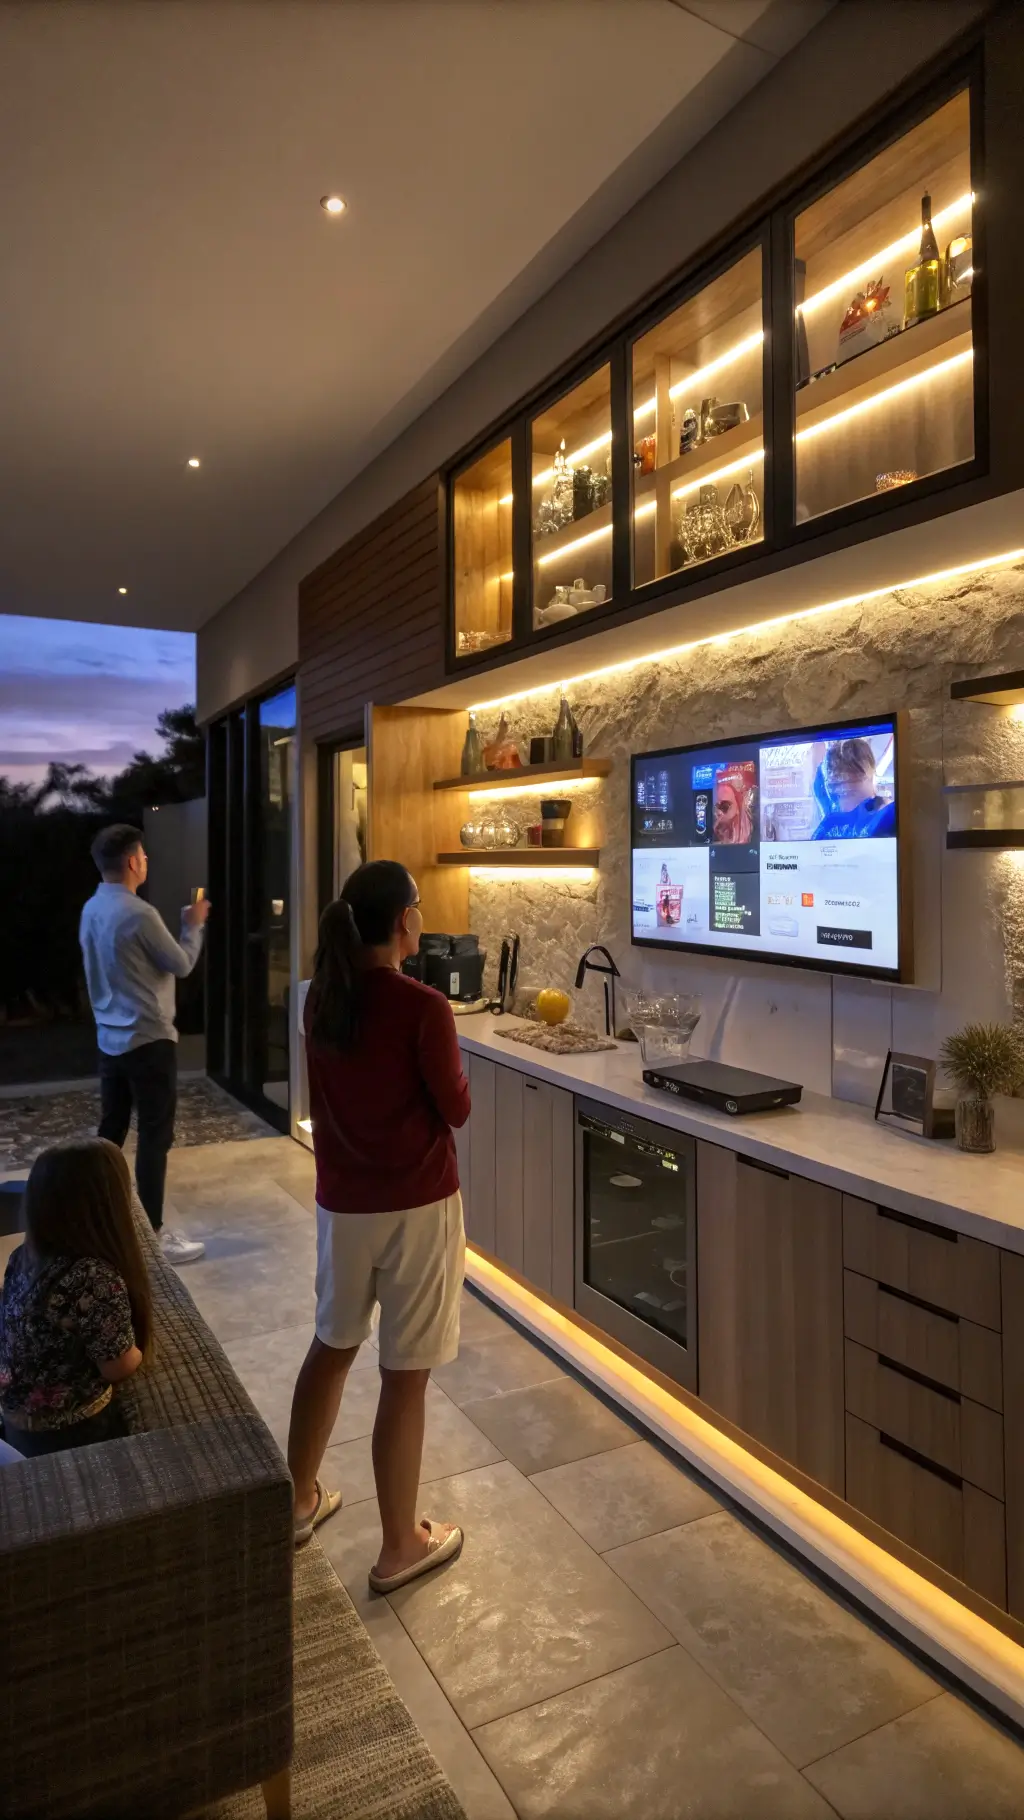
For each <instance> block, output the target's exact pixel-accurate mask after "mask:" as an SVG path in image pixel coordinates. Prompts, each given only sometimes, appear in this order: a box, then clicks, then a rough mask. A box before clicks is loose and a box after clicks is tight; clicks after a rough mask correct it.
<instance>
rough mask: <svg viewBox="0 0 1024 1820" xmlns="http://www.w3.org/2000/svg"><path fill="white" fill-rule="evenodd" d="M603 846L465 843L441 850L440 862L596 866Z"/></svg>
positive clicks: (467, 864) (448, 863)
mask: <svg viewBox="0 0 1024 1820" xmlns="http://www.w3.org/2000/svg"><path fill="white" fill-rule="evenodd" d="M600 857H601V849H600V847H463V848H462V849H461V850H460V851H459V852H458V853H439V854H438V856H437V863H438V865H439V866H529V868H530V869H531V871H532V870H533V868H534V867H535V866H541V867H548V866H596V865H598V864H599V863H600Z"/></svg>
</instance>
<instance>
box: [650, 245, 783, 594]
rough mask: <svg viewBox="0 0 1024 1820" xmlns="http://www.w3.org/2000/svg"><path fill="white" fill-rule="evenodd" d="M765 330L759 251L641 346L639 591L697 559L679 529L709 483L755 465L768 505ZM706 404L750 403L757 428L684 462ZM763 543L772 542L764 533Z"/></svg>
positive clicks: (700, 448) (736, 476) (739, 429)
mask: <svg viewBox="0 0 1024 1820" xmlns="http://www.w3.org/2000/svg"><path fill="white" fill-rule="evenodd" d="M762 328H763V315H762V303H761V248H760V247H759V246H758V247H755V248H753V249H752V250H751V251H750V252H749V253H747V254H746V255H745V256H744V257H743V258H742V259H740V260H739V261H738V262H737V264H736V265H734V266H732V267H731V268H730V270H729V271H727V272H723V273H722V274H721V276H720V277H718V278H716V279H714V280H713V281H712V283H711V284H709V285H707V286H705V288H704V289H703V290H702V291H699V292H698V293H697V295H696V296H694V297H690V298H687V300H686V302H685V303H682V304H680V305H679V306H678V308H677V309H675V310H673V311H672V312H671V313H670V314H669V315H668V316H666V317H664V318H663V319H662V321H661V322H659V323H656V324H655V326H654V327H653V328H652V329H649V330H648V332H647V333H646V334H645V335H641V336H640V338H639V340H637V341H635V342H634V343H633V448H634V452H635V454H636V455H637V456H638V457H639V458H640V460H641V468H640V469H639V470H636V471H635V485H634V534H633V536H634V556H633V582H634V586H636V587H639V586H641V585H642V584H643V583H644V582H648V581H653V580H654V579H655V578H656V577H657V576H661V575H668V574H670V573H671V572H672V571H673V570H674V569H677V568H681V567H683V566H684V565H685V564H686V563H687V562H688V561H689V560H690V559H689V558H688V557H687V555H686V552H685V551H684V550H683V549H682V547H681V544H680V541H679V538H678V536H677V535H676V528H677V526H678V524H679V523H680V522H681V521H682V519H683V515H684V514H685V512H686V509H687V506H688V505H689V504H690V503H691V502H693V501H696V496H697V491H698V488H699V485H700V482H701V480H702V479H704V480H707V479H708V478H709V477H711V476H713V475H714V474H715V473H716V472H718V470H720V469H721V468H723V467H731V466H734V465H735V464H736V463H737V462H738V461H739V459H740V458H741V457H743V456H749V458H750V462H751V477H750V484H751V485H752V486H753V487H754V488H755V490H756V492H757V494H758V498H759V500H760V496H761V471H760V466H759V458H760V456H761V454H762V452H763V449H762V445H763V426H762V411H761V407H762V366H763V348H762ZM706 397H716V398H720V399H722V400H735V401H738V402H742V403H743V404H745V405H746V408H747V412H748V419H747V421H746V422H744V423H743V424H740V425H737V426H736V427H735V428H733V429H731V430H728V431H726V432H725V434H724V435H722V436H709V437H708V438H707V439H706V440H704V441H702V442H701V443H700V444H699V445H697V446H694V447H692V448H690V449H689V450H688V452H687V453H686V454H682V453H681V450H680V438H681V431H682V425H683V418H684V414H685V413H686V412H688V411H692V412H693V413H694V416H695V418H696V420H697V422H698V423H699V421H700V408H701V403H702V401H703V399H704V398H706ZM652 439H653V445H654V446H653V451H652V449H651V440H652ZM652 455H653V462H654V466H653V467H652V466H651V465H650V463H651V459H652ZM645 468H646V472H645V471H644V469H645ZM745 479H746V475H745V473H743V472H741V471H739V470H737V471H736V472H732V473H731V474H730V475H729V477H728V478H726V479H724V481H723V486H722V491H721V493H720V496H719V497H720V503H722V504H724V502H725V498H726V495H727V494H728V492H729V490H730V487H731V486H732V485H733V484H734V483H735V482H737V481H739V480H745ZM756 536H757V537H760V536H763V530H762V529H761V528H760V527H758V529H757V531H756Z"/></svg>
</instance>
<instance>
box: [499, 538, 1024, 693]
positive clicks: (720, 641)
mask: <svg viewBox="0 0 1024 1820" xmlns="http://www.w3.org/2000/svg"><path fill="white" fill-rule="evenodd" d="M1013 562H1024V548H1022V549H1018V550H1004V551H1003V552H1002V553H1001V554H1000V555H998V556H983V557H982V558H980V560H979V561H977V562H964V563H958V564H957V565H956V566H955V567H954V568H950V569H936V570H934V571H933V573H932V574H930V575H914V576H906V577H903V578H901V579H899V580H897V581H890V582H886V584H885V586H884V587H882V588H868V589H867V590H866V591H865V592H863V593H861V594H844V595H843V596H842V598H841V599H840V600H826V601H822V602H821V603H820V604H819V605H818V606H816V607H800V608H798V609H797V611H796V612H795V613H779V614H776V615H775V616H774V617H773V618H771V619H759V620H756V621H755V622H754V623H753V624H752V625H749V626H737V627H736V628H735V629H734V630H733V631H731V632H715V633H712V634H710V635H709V636H708V637H706V638H693V639H689V640H688V641H687V642H686V643H685V644H679V645H668V646H666V648H665V650H663V651H650V652H647V653H646V654H645V655H644V656H643V657H627V658H624V659H623V660H622V661H621V662H620V663H617V664H603V665H602V666H601V667H600V668H599V669H597V670H583V671H581V672H580V674H579V675H578V676H569V677H566V679H565V681H564V682H561V683H554V682H550V683H538V684H536V685H535V687H534V688H532V689H518V690H517V691H516V692H515V693H514V694H512V695H498V696H495V697H494V699H493V700H491V701H477V702H472V703H471V704H470V710H469V711H470V712H471V713H473V714H484V713H486V712H487V711H488V710H489V709H491V708H507V707H509V706H511V704H512V703H513V702H517V701H529V700H530V699H531V698H532V697H533V696H535V695H548V694H550V693H551V691H552V690H554V689H574V688H576V687H578V685H579V684H580V683H585V682H600V681H602V680H603V679H604V678H605V677H606V676H624V675H626V674H627V673H628V672H629V671H630V670H639V669H640V668H641V666H642V665H643V664H662V663H667V662H669V661H670V660H671V659H673V658H677V657H686V656H687V655H688V654H689V652H691V651H699V650H700V649H701V647H702V646H703V645H727V644H729V643H730V641H731V640H732V639H734V638H747V637H749V636H750V635H751V634H752V633H760V632H770V631H773V630H775V629H776V628H777V627H779V626H788V625H792V624H794V623H795V621H796V620H799V619H814V618H815V617H816V616H817V615H818V614H820V613H837V612H839V610H840V609H841V608H842V607H860V606H863V605H864V604H865V603H866V602H867V601H869V600H882V599H884V597H885V596H886V595H887V594H896V593H898V592H899V591H900V590H901V589H903V588H926V587H929V586H930V585H931V584H932V583H934V582H938V581H956V580H959V579H960V577H961V576H964V575H980V574H981V573H982V572H983V571H984V570H985V569H999V568H1003V567H1005V566H1006V564H1007V563H1013Z"/></svg>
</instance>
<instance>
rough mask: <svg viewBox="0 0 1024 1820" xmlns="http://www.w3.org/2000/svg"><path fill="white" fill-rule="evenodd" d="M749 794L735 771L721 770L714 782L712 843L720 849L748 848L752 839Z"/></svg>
mask: <svg viewBox="0 0 1024 1820" xmlns="http://www.w3.org/2000/svg"><path fill="white" fill-rule="evenodd" d="M752 801H753V792H752V790H751V789H750V787H749V786H748V784H747V783H746V781H745V779H744V778H743V777H742V776H740V775H738V773H737V771H736V770H734V771H732V772H729V771H723V772H722V773H721V775H720V776H719V777H718V778H717V780H716V782H715V820H714V840H715V842H716V844H717V845H718V846H720V847H745V846H749V844H750V842H751V841H752V840H753V838H754V820H753V816H752V814H751V807H752Z"/></svg>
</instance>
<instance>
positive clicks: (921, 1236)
mask: <svg viewBox="0 0 1024 1820" xmlns="http://www.w3.org/2000/svg"><path fill="white" fill-rule="evenodd" d="M843 1262H844V1264H845V1265H846V1267H847V1269H848V1270H856V1271H857V1272H859V1274H860V1275H861V1276H865V1277H874V1278H875V1279H876V1281H877V1282H879V1283H888V1284H891V1286H892V1287H893V1288H894V1289H902V1290H904V1291H905V1292H906V1293H907V1294H908V1295H912V1296H916V1297H917V1298H918V1299H919V1300H920V1301H922V1302H929V1303H931V1305H932V1307H933V1308H939V1309H943V1310H946V1311H947V1312H948V1313H950V1314H956V1315H963V1316H965V1317H966V1319H967V1320H969V1321H977V1322H978V1323H979V1325H980V1326H982V1327H990V1328H993V1329H994V1330H995V1331H996V1332H999V1331H1000V1329H1001V1327H1002V1316H1001V1313H1000V1297H999V1251H998V1249H997V1247H996V1246H995V1245H986V1244H984V1243H983V1241H982V1240H980V1239H969V1238H965V1237H964V1235H963V1234H962V1233H957V1232H946V1231H945V1230H944V1229H943V1228H941V1227H938V1226H929V1225H928V1224H927V1223H926V1222H925V1221H923V1220H913V1219H910V1218H909V1216H907V1215H905V1214H901V1213H893V1212H890V1211H889V1210H888V1209H886V1208H884V1207H876V1206H874V1205H873V1203H871V1202H870V1201H860V1200H857V1199H856V1197H855V1196H854V1195H850V1194H844V1196H843Z"/></svg>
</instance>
